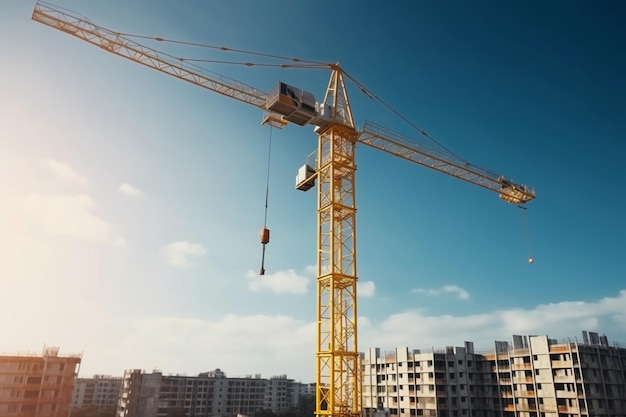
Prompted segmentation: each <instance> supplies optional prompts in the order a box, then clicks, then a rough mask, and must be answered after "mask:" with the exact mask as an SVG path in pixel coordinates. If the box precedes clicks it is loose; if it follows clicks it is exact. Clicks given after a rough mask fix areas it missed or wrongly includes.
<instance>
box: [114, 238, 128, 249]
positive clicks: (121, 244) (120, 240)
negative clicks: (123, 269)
mask: <svg viewBox="0 0 626 417" xmlns="http://www.w3.org/2000/svg"><path fill="white" fill-rule="evenodd" d="M113 246H117V247H118V248H125V247H126V246H128V242H127V241H126V239H124V238H123V237H118V238H117V239H115V240H114V241H113Z"/></svg>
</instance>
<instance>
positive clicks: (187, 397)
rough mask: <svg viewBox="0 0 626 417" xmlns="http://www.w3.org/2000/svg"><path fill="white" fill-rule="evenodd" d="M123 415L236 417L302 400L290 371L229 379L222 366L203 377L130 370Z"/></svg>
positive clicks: (124, 381)
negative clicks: (263, 376) (221, 368)
mask: <svg viewBox="0 0 626 417" xmlns="http://www.w3.org/2000/svg"><path fill="white" fill-rule="evenodd" d="M120 392H121V394H120V398H119V401H118V406H117V414H116V415H117V416H118V417H168V416H170V415H174V414H180V415H185V416H187V417H200V416H202V417H230V416H237V415H238V414H241V415H252V414H254V412H256V411H259V410H272V411H274V412H280V411H283V410H286V409H288V408H290V407H293V406H295V405H296V404H297V395H296V393H297V392H298V390H297V388H296V383H295V382H294V381H293V380H292V379H288V378H287V377H286V376H285V375H282V376H278V377H272V378H269V379H264V378H261V376H260V375H256V376H255V377H252V376H249V377H245V378H228V377H226V374H225V373H224V372H222V371H221V370H219V369H216V370H215V371H211V372H204V373H201V374H199V375H198V376H184V375H163V374H162V373H161V372H158V371H154V372H152V373H145V372H143V371H141V370H129V371H126V372H125V373H124V377H123V378H122V387H121V391H120Z"/></svg>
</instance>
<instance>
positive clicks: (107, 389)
mask: <svg viewBox="0 0 626 417" xmlns="http://www.w3.org/2000/svg"><path fill="white" fill-rule="evenodd" d="M121 387H122V377H113V376H109V375H94V376H93V378H77V379H76V381H75V382H74V392H73V395H72V409H73V410H77V409H81V408H91V409H96V410H110V409H113V410H114V409H115V408H116V407H117V401H118V399H119V395H120V388H121Z"/></svg>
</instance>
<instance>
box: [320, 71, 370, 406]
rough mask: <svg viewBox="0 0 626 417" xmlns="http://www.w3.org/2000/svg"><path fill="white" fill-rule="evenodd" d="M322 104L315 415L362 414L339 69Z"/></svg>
mask: <svg viewBox="0 0 626 417" xmlns="http://www.w3.org/2000/svg"><path fill="white" fill-rule="evenodd" d="M324 103H327V104H329V103H332V105H333V112H332V122H331V123H330V124H329V125H327V126H326V127H325V128H324V129H323V130H322V131H320V132H319V142H318V153H317V163H316V171H317V178H318V206H317V219H318V234H317V242H318V248H317V352H316V363H317V372H316V375H317V379H316V383H317V390H316V411H315V413H316V415H317V416H320V417H321V416H333V417H348V416H358V415H360V414H361V397H360V386H359V383H358V382H359V380H360V379H359V374H360V371H361V370H360V365H359V351H358V347H357V271H356V200H355V187H354V182H355V171H356V165H355V161H354V153H355V148H356V139H357V132H356V130H355V128H354V121H353V119H352V113H351V110H350V105H349V101H348V96H347V93H346V90H345V85H344V81H343V76H342V73H341V70H340V69H338V68H335V69H334V70H333V73H332V75H331V79H330V82H329V86H328V89H327V92H326V98H325V100H324Z"/></svg>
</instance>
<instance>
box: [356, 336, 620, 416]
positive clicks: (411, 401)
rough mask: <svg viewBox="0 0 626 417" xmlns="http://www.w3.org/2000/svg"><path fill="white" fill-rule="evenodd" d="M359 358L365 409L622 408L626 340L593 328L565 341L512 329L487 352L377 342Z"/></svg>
mask: <svg viewBox="0 0 626 417" xmlns="http://www.w3.org/2000/svg"><path fill="white" fill-rule="evenodd" d="M362 365H363V385H362V388H363V391H362V393H363V406H364V415H365V416H366V417H367V416H374V415H381V414H386V415H392V416H393V415H396V416H399V417H411V416H438V417H455V416H474V417H492V416H493V417H495V416H498V417H574V416H588V417H624V416H626V348H623V347H619V346H617V345H613V346H611V345H609V342H608V340H607V338H606V337H605V336H599V335H598V334H597V333H587V332H583V338H582V340H578V339H574V340H566V341H562V342H557V341H556V340H554V339H550V338H548V337H547V336H523V337H522V336H513V343H509V342H498V341H497V342H495V349H494V350H493V351H492V352H489V353H475V352H474V347H473V343H472V342H465V346H464V347H447V348H446V349H443V350H431V351H428V352H420V351H419V350H409V349H408V348H396V349H395V350H394V351H392V352H386V353H384V352H381V351H380V349H377V348H374V349H369V350H368V351H367V352H366V353H365V354H364V357H363V362H362Z"/></svg>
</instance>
